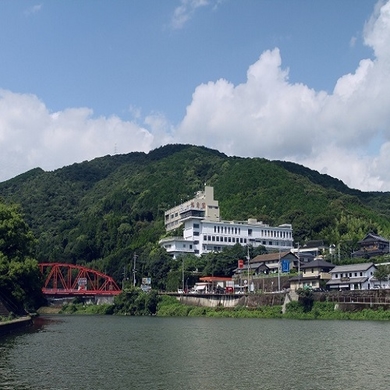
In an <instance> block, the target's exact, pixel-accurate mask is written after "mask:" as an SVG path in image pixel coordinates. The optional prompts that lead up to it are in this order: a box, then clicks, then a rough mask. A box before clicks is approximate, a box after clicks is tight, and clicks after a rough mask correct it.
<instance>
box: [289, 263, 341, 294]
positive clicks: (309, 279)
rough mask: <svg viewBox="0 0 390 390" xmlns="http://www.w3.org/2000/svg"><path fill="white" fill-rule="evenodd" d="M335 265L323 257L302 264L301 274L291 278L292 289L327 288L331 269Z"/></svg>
mask: <svg viewBox="0 0 390 390" xmlns="http://www.w3.org/2000/svg"><path fill="white" fill-rule="evenodd" d="M334 267H335V266H334V265H333V264H331V263H328V262H327V261H325V260H323V259H322V258H316V259H314V260H312V261H311V262H309V263H304V264H302V265H301V266H300V271H301V272H300V273H299V275H295V276H293V277H292V278H290V289H291V290H297V289H299V288H307V287H309V288H311V289H313V290H317V289H322V288H325V285H326V283H327V282H328V281H329V280H330V279H331V277H332V276H331V274H330V271H331V270H332V269H333V268H334Z"/></svg>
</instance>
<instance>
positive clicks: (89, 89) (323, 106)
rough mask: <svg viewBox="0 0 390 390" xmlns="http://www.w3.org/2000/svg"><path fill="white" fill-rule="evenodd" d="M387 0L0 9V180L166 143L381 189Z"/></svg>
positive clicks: (387, 181)
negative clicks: (260, 160)
mask: <svg viewBox="0 0 390 390" xmlns="http://www.w3.org/2000/svg"><path fill="white" fill-rule="evenodd" d="M389 42H390V0H380V1H378V0H359V1H357V0H343V1H340V0H316V1H312V0H294V1H291V0H164V1H160V0H83V1H76V0H67V1H52V0H50V1H48V0H42V1H37V2H35V1H31V0H28V1H27V0H18V1H5V0H1V1H0V182H1V181H5V180H8V179H10V178H13V177H15V176H17V175H19V174H21V173H24V172H26V171H28V170H30V169H33V168H36V167H40V168H42V169H44V170H46V171H52V170H55V169H58V168H61V167H63V166H67V165H71V164H73V163H75V162H82V161H85V160H92V159H94V158H96V157H101V156H105V155H114V154H126V153H130V152H134V151H142V152H149V151H150V150H152V149H155V148H157V147H159V146H162V145H166V144H171V143H185V144H193V145H203V146H206V147H209V148H212V149H216V150H219V151H221V152H223V153H225V154H227V155H228V156H240V157H252V158H254V157H260V158H266V159H269V160H284V161H292V162H295V163H298V164H301V165H304V166H306V167H308V168H311V169H315V170H317V171H318V172H320V173H326V174H328V175H330V176H332V177H335V178H338V179H340V180H342V181H343V182H344V183H345V184H346V185H348V186H349V187H351V188H356V189H360V190H362V191H390V169H389V166H390V43H389Z"/></svg>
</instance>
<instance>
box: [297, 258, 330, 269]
mask: <svg viewBox="0 0 390 390" xmlns="http://www.w3.org/2000/svg"><path fill="white" fill-rule="evenodd" d="M334 267H335V265H334V264H332V263H328V262H327V261H325V260H322V259H316V260H312V261H310V262H308V263H305V264H302V265H301V269H305V268H334Z"/></svg>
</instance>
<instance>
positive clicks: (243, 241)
mask: <svg viewBox="0 0 390 390" xmlns="http://www.w3.org/2000/svg"><path fill="white" fill-rule="evenodd" d="M194 235H195V232H194ZM203 241H217V242H218V241H219V242H237V243H240V244H246V243H247V240H246V238H242V237H222V236H221V237H220V236H203Z"/></svg>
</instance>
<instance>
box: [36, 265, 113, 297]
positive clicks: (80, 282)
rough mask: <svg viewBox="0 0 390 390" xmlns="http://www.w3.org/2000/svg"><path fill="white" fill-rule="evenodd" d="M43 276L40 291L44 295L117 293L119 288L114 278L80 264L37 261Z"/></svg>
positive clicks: (110, 294)
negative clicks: (43, 281) (43, 280)
mask: <svg viewBox="0 0 390 390" xmlns="http://www.w3.org/2000/svg"><path fill="white" fill-rule="evenodd" d="M39 269H40V271H41V273H42V275H43V276H44V278H45V283H44V286H43V288H42V292H43V293H44V294H45V295H55V296H73V295H84V296H85V295H109V296H112V295H118V294H120V293H121V289H120V288H119V287H118V285H117V284H116V282H115V280H114V279H113V278H112V277H111V276H108V275H106V274H104V273H102V272H99V271H96V270H92V269H89V268H86V267H84V266H80V265H73V264H64V263H39Z"/></svg>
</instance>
